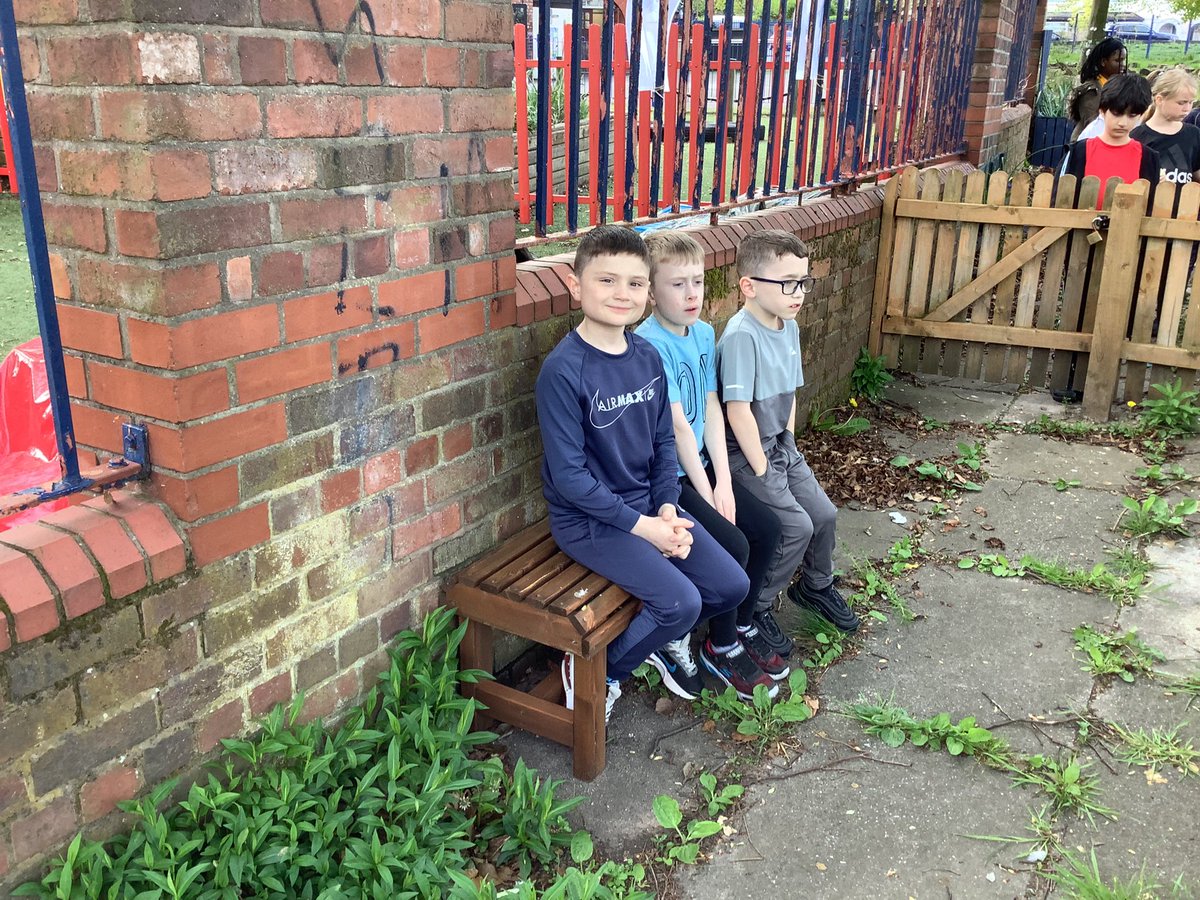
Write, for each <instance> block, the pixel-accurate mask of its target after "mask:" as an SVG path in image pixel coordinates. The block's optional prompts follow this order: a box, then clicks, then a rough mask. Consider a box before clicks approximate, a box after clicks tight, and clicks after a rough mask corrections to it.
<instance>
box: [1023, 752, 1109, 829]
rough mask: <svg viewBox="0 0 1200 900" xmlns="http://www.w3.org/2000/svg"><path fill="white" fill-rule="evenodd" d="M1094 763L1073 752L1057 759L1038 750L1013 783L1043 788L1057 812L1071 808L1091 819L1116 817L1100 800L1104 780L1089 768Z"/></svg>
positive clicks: (1028, 758)
mask: <svg viewBox="0 0 1200 900" xmlns="http://www.w3.org/2000/svg"><path fill="white" fill-rule="evenodd" d="M1090 766H1091V764H1090V763H1088V762H1086V761H1080V760H1079V758H1078V757H1077V756H1075V755H1073V754H1071V755H1067V756H1065V757H1063V758H1062V759H1055V758H1054V757H1052V756H1046V755H1044V754H1041V753H1038V754H1035V755H1033V756H1028V757H1025V759H1024V761H1023V765H1022V767H1021V768H1020V769H1019V770H1017V771H1015V772H1014V774H1013V783H1014V784H1028V785H1033V786H1035V787H1038V788H1041V790H1043V791H1044V792H1045V793H1046V794H1047V795H1048V796H1049V797H1050V808H1051V811H1052V812H1053V813H1055V814H1057V813H1059V812H1063V811H1069V812H1073V813H1075V814H1076V815H1079V816H1081V817H1085V818H1087V820H1088V821H1089V822H1094V817H1095V816H1104V817H1106V818H1109V819H1115V818H1116V817H1117V815H1116V813H1115V812H1113V810H1111V809H1109V808H1108V807H1107V806H1104V805H1102V804H1101V803H1100V801H1099V795H1100V782H1099V779H1097V778H1096V776H1095V775H1092V774H1091V773H1090V772H1089V771H1088V769H1089V768H1090Z"/></svg>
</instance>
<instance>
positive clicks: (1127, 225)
mask: <svg viewBox="0 0 1200 900" xmlns="http://www.w3.org/2000/svg"><path fill="white" fill-rule="evenodd" d="M1099 191H1100V183H1099V180H1098V179H1096V178H1091V177H1089V178H1085V179H1083V183H1082V186H1081V187H1080V189H1079V199H1078V203H1076V202H1075V193H1076V183H1075V178H1074V176H1064V177H1062V178H1059V179H1055V178H1054V176H1053V175H1049V174H1043V175H1039V176H1037V178H1036V179H1034V178H1032V177H1031V176H1030V175H1028V174H1027V173H1021V174H1018V175H1016V176H1014V177H1013V178H1012V179H1011V180H1010V178H1009V176H1008V175H1007V174H1006V173H1004V172H996V173H993V174H992V175H991V176H990V178H989V177H988V176H987V175H985V174H984V173H983V172H978V171H977V172H971V173H970V174H964V173H963V172H961V171H957V170H949V171H938V170H928V171H925V172H918V171H917V170H916V169H911V168H910V169H906V170H905V171H904V172H903V173H902V174H901V175H899V176H897V177H895V178H892V179H891V180H890V181H889V182H888V184H887V189H886V193H885V195H884V208H883V222H882V226H881V231H880V253H879V267H878V271H877V274H876V281H875V305H874V310H873V318H872V332H871V349H872V352H874V353H876V354H878V353H881V352H882V353H883V354H884V355H885V356H886V357H887V360H888V364H889V365H890V366H898V367H899V368H900V369H901V370H903V371H908V372H923V373H928V374H940V375H949V376H952V377H962V378H969V379H981V380H983V381H990V382H996V383H1017V384H1029V385H1030V386H1032V387H1039V388H1050V389H1052V390H1055V389H1057V390H1065V389H1074V390H1081V391H1083V395H1084V410H1085V412H1086V413H1087V414H1088V415H1089V416H1091V417H1093V418H1096V419H1101V420H1103V419H1107V418H1108V415H1109V412H1110V407H1111V404H1112V402H1113V400H1114V399H1117V394H1118V389H1119V390H1120V395H1121V399H1122V400H1135V401H1136V400H1141V399H1142V398H1143V397H1144V396H1145V395H1146V393H1147V392H1148V391H1149V390H1150V386H1151V385H1153V384H1158V383H1162V382H1166V381H1170V380H1173V379H1174V378H1177V377H1178V378H1182V379H1183V382H1184V384H1185V385H1189V386H1190V385H1192V384H1193V382H1194V381H1195V380H1196V377H1197V372H1198V370H1200V308H1197V306H1198V304H1193V303H1190V302H1189V298H1190V296H1191V283H1192V273H1193V270H1194V268H1195V258H1196V250H1195V247H1196V244H1197V243H1198V242H1200V222H1198V221H1197V214H1198V213H1200V184H1188V185H1184V186H1183V187H1182V188H1178V187H1177V186H1176V185H1174V184H1169V183H1163V184H1160V185H1158V186H1157V188H1156V189H1155V192H1154V197H1153V201H1152V206H1151V208H1150V209H1149V210H1147V209H1146V206H1147V194H1148V191H1149V188H1148V185H1147V184H1146V182H1144V181H1139V182H1135V183H1133V184H1129V185H1125V184H1121V182H1120V180H1119V179H1112V180H1111V181H1110V182H1109V183H1108V184H1107V185H1106V186H1105V190H1104V203H1103V206H1102V207H1101V208H1100V209H1097V208H1096V206H1097V204H1096V198H1097V196H1098V195H1099Z"/></svg>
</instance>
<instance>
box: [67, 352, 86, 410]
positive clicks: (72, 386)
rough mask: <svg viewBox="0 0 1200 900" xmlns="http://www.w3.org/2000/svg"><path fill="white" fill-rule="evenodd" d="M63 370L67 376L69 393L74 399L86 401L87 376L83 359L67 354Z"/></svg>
mask: <svg viewBox="0 0 1200 900" xmlns="http://www.w3.org/2000/svg"><path fill="white" fill-rule="evenodd" d="M63 368H64V369H65V370H66V374H67V393H69V394H70V395H71V396H72V397H79V398H80V399H86V398H87V395H88V394H87V374H86V373H85V372H84V368H83V359H82V358H81V357H78V356H72V355H71V354H69V353H65V354H63Z"/></svg>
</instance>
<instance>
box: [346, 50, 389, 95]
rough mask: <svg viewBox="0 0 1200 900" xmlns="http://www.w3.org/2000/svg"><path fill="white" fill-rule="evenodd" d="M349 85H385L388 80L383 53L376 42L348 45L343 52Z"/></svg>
mask: <svg viewBox="0 0 1200 900" xmlns="http://www.w3.org/2000/svg"><path fill="white" fill-rule="evenodd" d="M342 58H343V60H344V61H345V64H346V83H347V84H355V85H359V84H364V85H365V84H383V83H385V82H386V81H387V80H388V70H387V65H386V63H385V62H384V55H383V51H382V50H380V49H379V45H378V43H377V42H376V41H366V40H358V41H354V42H353V43H347V45H346V46H345V48H344V50H343V51H342Z"/></svg>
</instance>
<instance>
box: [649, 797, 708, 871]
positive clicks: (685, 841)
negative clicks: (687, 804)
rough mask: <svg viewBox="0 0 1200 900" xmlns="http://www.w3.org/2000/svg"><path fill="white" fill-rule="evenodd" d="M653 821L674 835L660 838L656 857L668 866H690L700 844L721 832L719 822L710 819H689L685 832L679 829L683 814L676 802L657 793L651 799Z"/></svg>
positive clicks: (698, 851)
mask: <svg viewBox="0 0 1200 900" xmlns="http://www.w3.org/2000/svg"><path fill="white" fill-rule="evenodd" d="M654 818H656V819H658V824H659V825H661V826H662V827H663V828H665V829H667V831H668V832H674V835H671V834H667V835H665V836H664V840H663V841H662V849H663V855H662V856H660V857H659V861H660V862H662V863H665V864H666V865H668V866H673V865H675V863H677V862H680V863H684V864H686V865H689V866H690V865H694V864H695V862H696V860H697V859H698V858H699V856H700V842H701V841H703V840H704V839H705V838H709V837H712V836H713V835H715V834H720V833H721V823H719V822H714V821H712V820H711V819H691V820H689V821H688V823H687V829H686V830H684V829H683V828H681V827H680V826H682V825H683V811H682V810H681V809H680V808H679V803H678V801H677V800H676V799H675V798H674V797H671V796H669V795H667V794H659V795H658V796H657V797H655V798H654Z"/></svg>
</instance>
